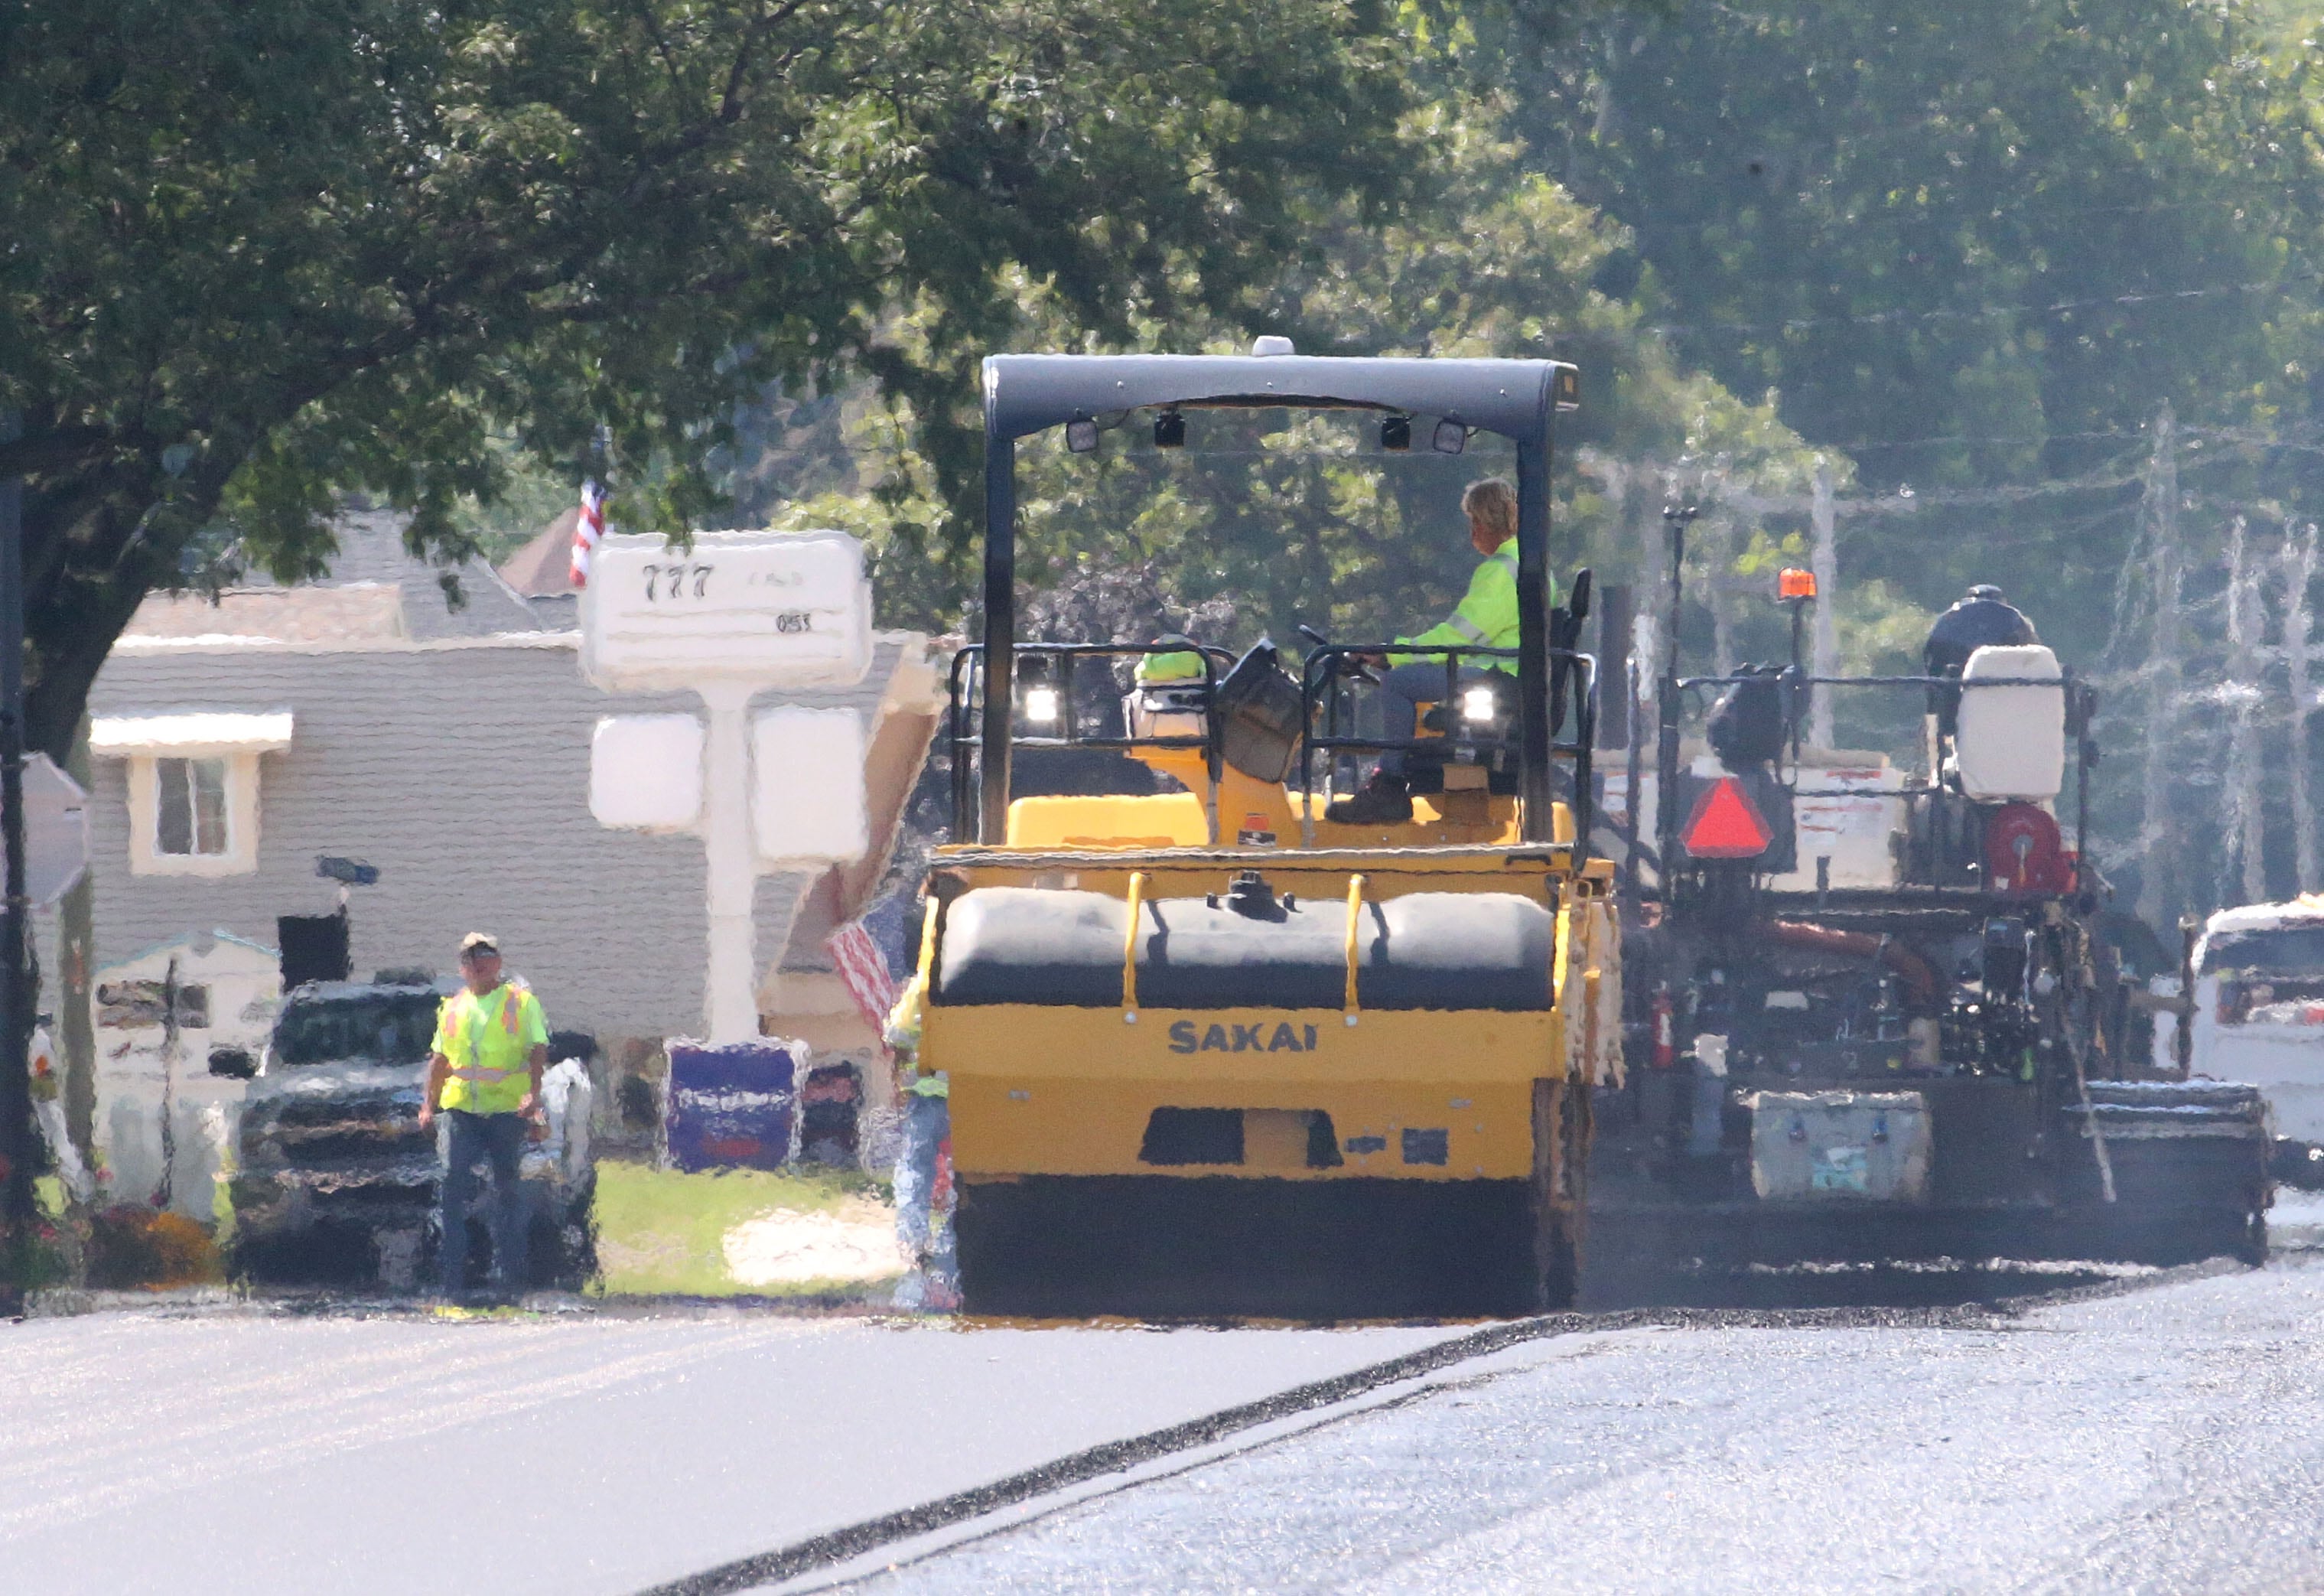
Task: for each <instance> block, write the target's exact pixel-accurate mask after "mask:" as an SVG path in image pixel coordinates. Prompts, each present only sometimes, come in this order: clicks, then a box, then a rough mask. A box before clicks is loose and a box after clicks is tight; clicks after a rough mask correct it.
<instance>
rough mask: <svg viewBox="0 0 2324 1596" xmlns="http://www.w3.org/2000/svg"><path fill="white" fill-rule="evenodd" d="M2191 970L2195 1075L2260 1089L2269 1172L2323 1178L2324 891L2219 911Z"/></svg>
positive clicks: (2318, 1182)
mask: <svg viewBox="0 0 2324 1596" xmlns="http://www.w3.org/2000/svg"><path fill="white" fill-rule="evenodd" d="M2194 968H2195V1007H2194V1016H2193V1019H2194V1038H2193V1041H2194V1049H2193V1054H2192V1063H2191V1067H2192V1070H2193V1073H2194V1074H2196V1075H2208V1076H2209V1077H2210V1078H2212V1079H2213V1080H2218V1081H2235V1082H2239V1083H2242V1084H2246V1085H2252V1086H2256V1087H2258V1088H2259V1090H2260V1093H2261V1094H2262V1095H2263V1096H2264V1097H2265V1098H2266V1100H2267V1106H2268V1114H2269V1117H2270V1119H2271V1121H2273V1127H2272V1128H2273V1132H2274V1138H2275V1140H2274V1157H2273V1159H2272V1160H2271V1163H2272V1172H2273V1175H2274V1176H2275V1178H2276V1179H2278V1180H2282V1181H2287V1182H2290V1183H2292V1184H2294V1185H2304V1186H2324V894H2318V893H2312V892H2311V893H2307V894H2304V895H2303V896H2301V897H2299V898H2296V899H2292V901H2291V902H2290V903H2255V904H2251V905H2248V906H2246V907H2245V908H2242V909H2221V910H2220V911H2219V912H2218V914H2215V915H2213V916H2212V917H2211V918H2210V919H2209V921H2208V922H2207V923H2206V924H2205V925H2204V927H2203V935H2202V937H2201V939H2200V940H2199V941H2198V942H2197V943H2196V945H2195V957H2194Z"/></svg>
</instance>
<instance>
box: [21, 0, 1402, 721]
mask: <svg viewBox="0 0 2324 1596" xmlns="http://www.w3.org/2000/svg"><path fill="white" fill-rule="evenodd" d="M1402 16H1403V14H1402V13H1399V12H1397V11H1395V10H1393V9H1391V8H1389V7H1388V6H1387V5H1384V4H1382V3H1381V0H1232V3H1231V4H1229V3H1225V0H1137V3H1136V4H1130V3H1129V0H945V3H944V4H936V3H933V0H631V3H627V4H622V5H605V4H598V3H595V0H450V3H449V4H444V5H435V6H412V5H405V4H402V3H401V0H272V3H270V4H268V5H242V4H236V3H234V0H119V3H117V4H111V5H97V6H92V5H81V4H68V3H66V0H16V3H15V4H14V5H9V6H7V7H6V8H5V9H0V58H5V60H7V61H8V62H9V69H8V72H7V73H6V74H5V78H0V214H5V215H6V216H7V217H9V218H10V225H11V234H12V236H11V240H10V244H9V247H8V249H7V250H6V251H5V253H0V411H13V412H14V415H15V416H16V417H17V418H18V421H19V436H18V437H16V438H14V440H13V441H9V442H5V443H0V472H9V473H21V474H23V475H24V476H25V478H26V481H27V486H28V494H27V506H26V539H27V541H26V566H27V570H28V576H29V580H30V586H31V604H30V612H29V616H28V623H29V631H30V634H31V639H32V650H31V654H30V657H29V660H30V671H31V678H32V699H31V704H30V706H29V707H30V716H31V731H32V738H33V741H34V742H35V743H37V744H38V745H41V746H45V747H47V748H49V749H51V751H52V752H62V748H63V745H64V744H65V743H67V742H68V741H69V738H70V736H71V728H72V726H73V724H74V723H75V721H76V720H77V719H78V714H79V711H80V706H81V704H82V702H83V700H84V698H85V697H86V692H87V688H88V683H89V681H90V680H91V678H93V677H94V675H95V672H96V670H97V666H98V665H99V664H100V663H101V662H102V660H103V658H104V655H105V653H106V650H107V649H108V648H109V647H110V645H111V642H112V640H113V638H114V637H115V635H116V634H117V633H118V632H119V630H120V628H121V627H122V625H123V624H124V623H125V622H126V621H127V619H128V616H129V615H130V613H132V611H134V608H135V606H136V604H137V603H138V602H139V600H140V599H141V598H142V597H143V595H144V594H145V593H146V592H147V591H149V590H150V589H151V588H152V587H154V586H171V585H179V584H184V583H189V582H195V583H198V582H200V581H202V580H205V579H210V580H216V579H217V578H219V577H222V576H224V575H226V574H230V573H231V572H232V571H233V570H235V569H236V568H240V567H246V566H256V567H264V568H266V569H268V570H271V571H272V572H273V573H274V574H275V575H277V576H278V577H297V576H300V575H302V574H308V573H312V572H315V571H317V570H318V569H319V568H320V567H321V566H322V564H323V562H324V561H325V560H326V558H327V555H328V552H329V549H330V547H331V546H330V542H329V539H328V535H327V531H326V530H325V528H324V517H325V516H326V514H327V512H328V511H329V510H330V508H331V507H332V505H333V503H334V495H335V494H337V492H338V491H340V490H346V489H354V488H361V489H365V490H369V491H371V492H373V493H374V494H379V495H381V496H383V497H384V498H386V499H387V500H388V501H389V502H391V503H394V504H396V505H398V506H401V507H404V508H407V509H409V510H410V511H411V512H413V515H412V519H411V522H410V541H411V543H412V546H413V548H414V549H416V550H424V551H429V552H432V553H434V554H435V555H437V556H438V557H439V558H447V559H449V558H457V557H458V556H459V555H461V554H462V553H463V552H465V551H466V544H467V541H468V540H467V539H466V537H465V535H464V534H463V533H462V532H461V530H459V525H458V522H457V520H456V517H455V515H454V511H455V509H456V507H457V505H458V504H459V503H460V502H461V501H462V500H463V498H464V497H475V496H484V497H490V496H491V495H493V494H494V493H496V492H497V491H498V490H500V489H501V488H502V486H503V484H504V483H505V480H506V474H507V470H508V464H507V450H506V447H505V445H506V443H507V441H508V440H509V439H510V438H513V439H514V440H515V441H516V443H517V444H518V445H519V446H520V447H521V448H522V449H523V450H525V451H527V452H528V453H530V454H531V455H532V456H534V457H540V458H548V459H562V460H568V461H572V462H574V463H575V465H576V466H578V465H579V464H580V463H581V462H582V461H583V459H584V458H585V457H586V455H587V454H588V452H589V451H590V449H591V447H592V439H593V438H594V437H595V436H596V435H597V433H598V429H600V428H603V429H604V432H605V435H606V439H607V442H608V445H609V447H610V453H611V456H612V457H613V462H614V463H615V466H616V467H617V472H616V475H617V479H618V480H620V481H622V482H623V483H625V484H630V486H631V489H632V491H630V492H629V493H628V494H626V495H625V496H624V498H622V500H621V501H618V502H617V506H616V508H617V510H618V512H620V513H621V515H622V518H623V519H624V520H625V521H627V522H628V524H631V525H632V526H662V527H666V528H671V529H682V528H683V527H684V526H686V525H687V524H688V523H689V522H690V521H693V520H694V519H696V517H697V516H699V515H700V514H702V513H703V512H705V510H707V509H708V508H709V507H711V506H713V505H714V504H715V502H716V494H715V489H714V486H713V484H712V483H711V480H710V477H709V474H708V469H707V467H706V466H705V461H707V460H709V459H710V458H711V457H714V456H715V452H716V450H717V449H718V448H719V447H720V446H722V445H724V444H726V443H728V442H729V441H731V438H732V434H733V419H734V416H735V414H736V411H737V405H738V403H739V402H740V401H743V400H745V399H747V398H749V397H750V396H752V395H755V394H757V393H759V392H762V391H763V389H764V387H765V385H766V384H767V383H770V381H775V380H786V381H788V382H789V383H792V384H793V385H795V386H800V387H804V386H807V385H810V384H811V383H813V382H814V380H815V378H816V375H817V374H821V373H825V372H830V371H834V370H841V369H844V370H848V371H851V372H855V373H862V374H870V375H871V376H873V377H875V378H876V379H878V380H880V381H881V382H883V383H888V384H889V385H890V387H891V388H892V389H893V390H894V391H895V392H897V393H898V394H899V395H901V396H906V397H907V398H908V397H909V396H912V395H916V394H918V395H930V396H932V395H933V394H934V393H935V392H936V388H935V387H933V386H932V385H931V383H930V380H929V378H928V376H927V374H928V373H930V372H935V373H938V374H941V376H940V378H939V381H940V382H949V381H950V374H952V373H954V372H955V371H956V370H957V369H958V367H959V365H960V364H961V361H962V360H963V359H964V357H965V355H967V354H968V353H969V352H981V350H982V348H983V347H985V346H991V345H995V344H999V343H1002V342H1006V341H1007V340H1008V339H1009V337H1010V336H1011V335H1012V333H1013V331H1014V328H1015V325H1016V323H1015V318H1016V316H1017V313H1018V300H1017V290H1016V287H1015V285H1016V284H1018V283H1019V282H1022V281H1039V282H1040V283H1042V284H1043V285H1044V291H1045V292H1046V293H1047V294H1049V295H1051V296H1053V298H1054V300H1055V301H1056V303H1057V304H1058V305H1059V306H1060V307H1062V308H1064V309H1065V313H1067V314H1069V315H1070V316H1071V318H1073V319H1074V322H1075V323H1076V324H1077V325H1079V326H1082V327H1085V328H1092V329H1095V330H1096V331H1097V332H1098V333H1100V334H1101V335H1110V336H1113V337H1128V336H1129V332H1130V327H1131V325H1132V321H1133V318H1134V317H1137V316H1144V317H1149V318H1164V319H1174V318H1176V317H1177V316H1178V314H1179V313H1180V311H1181V309H1182V308H1185V309H1192V310H1194V311H1196V312H1199V313H1201V314H1205V315H1224V314H1229V313H1231V310H1232V309H1233V308H1234V307H1235V306H1236V305H1237V304H1239V303H1241V302H1243V300H1244V299H1245V297H1246V296H1247V294H1248V293H1249V291H1250V289H1251V286H1252V285H1253V284H1254V283H1255V282H1257V281H1260V280H1261V279H1263V278H1264V277H1265V276H1266V275H1267V274H1268V272H1270V271H1271V270H1272V267H1273V265H1274V263H1276V262H1278V261H1280V260H1282V259H1284V258H1286V256H1288V255H1289V254H1292V253H1293V252H1294V250H1295V247H1296V244H1297V243H1298V240H1297V238H1296V225H1297V224H1296V217H1297V214H1298V209H1299V203H1298V201H1297V200H1296V199H1295V195H1301V194H1323V195H1330V196H1335V197H1342V198H1345V199H1346V200H1347V202H1348V203H1349V204H1350V205H1351V206H1352V207H1353V208H1354V212H1353V213H1354V214H1358V215H1366V216H1370V215H1379V214H1384V213H1385V211H1386V210H1387V209H1388V208H1392V207H1393V206H1394V205H1395V204H1396V203H1397V201H1398V200H1399V198H1401V195H1402V191H1403V189H1404V188H1405V173H1406V164H1405V162H1404V161H1401V160H1400V159H1398V158H1397V152H1398V141H1397V129H1398V125H1399V120H1400V118H1401V117H1402V116H1403V115H1404V114H1405V112H1406V109H1407V108H1408V107H1407V99H1408V89H1407V88H1406V84H1405V82H1404V80H1403V79H1402V78H1400V77H1399V75H1397V73H1395V72H1393V71H1390V70H1388V69H1386V68H1387V66H1388V63H1389V62H1390V61H1391V60H1393V58H1394V55H1395V53H1396V51H1397V49H1398V48H1400V44H1401V38H1400V35H1399V32H1398V30H1399V28H1401V27H1403V26H1404V25H1405V23H1404V22H1403V21H1400V20H1399V19H1400V18H1401V17H1402ZM899 305H909V306H912V307H915V308H916V318H915V326H914V328H913V329H912V338H911V343H910V346H909V347H907V346H905V345H904V344H901V343H899V341H898V340H897V339H896V338H895V337H892V336H891V334H892V332H893V330H894V329H893V327H892V318H891V311H892V309H893V308H895V307H897V306H899ZM936 453H937V455H938V457H939V459H940V463H941V464H942V465H944V466H945V468H947V469H950V470H953V471H954V472H957V471H958V470H960V469H961V468H962V462H961V461H960V460H959V459H957V458H956V457H950V456H946V455H945V445H944V443H943V440H942V438H941V437H939V438H938V444H937V447H936ZM955 453H956V451H955ZM649 460H658V461H659V462H660V466H661V468H660V469H659V470H657V471H655V472H654V473H652V474H651V475H648V474H646V473H645V472H644V471H643V470H642V466H643V464H644V463H645V462H647V461H649ZM623 467H626V469H622V468H623Z"/></svg>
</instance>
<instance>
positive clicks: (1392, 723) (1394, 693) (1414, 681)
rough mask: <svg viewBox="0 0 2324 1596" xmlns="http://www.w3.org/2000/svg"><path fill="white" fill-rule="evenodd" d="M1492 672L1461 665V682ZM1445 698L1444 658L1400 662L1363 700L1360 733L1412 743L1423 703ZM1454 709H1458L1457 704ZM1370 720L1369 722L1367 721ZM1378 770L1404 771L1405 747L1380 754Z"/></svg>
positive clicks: (1465, 683)
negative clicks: (1407, 662) (1364, 712)
mask: <svg viewBox="0 0 2324 1596" xmlns="http://www.w3.org/2000/svg"><path fill="white" fill-rule="evenodd" d="M1488 674H1489V672H1487V671H1485V670H1483V669H1480V668H1479V667H1476V666H1473V665H1464V666H1462V668H1461V674H1460V678H1459V686H1461V687H1467V686H1468V685H1469V684H1470V683H1471V682H1474V681H1482V680H1483V679H1484V678H1485V677H1486V676H1487V675H1488ZM1443 699H1444V661H1443V660H1413V661H1412V662H1411V663H1410V664H1408V665H1399V666H1397V667H1396V668H1395V669H1392V670H1389V671H1388V672H1387V673H1386V674H1385V675H1383V676H1382V677H1381V678H1380V685H1379V688H1378V689H1377V690H1375V691H1374V692H1371V693H1369V694H1368V695H1366V696H1365V697H1364V698H1363V699H1362V700H1361V702H1362V705H1363V706H1364V708H1365V709H1367V710H1369V712H1370V713H1369V715H1359V716H1358V718H1357V724H1359V725H1360V726H1361V727H1362V730H1361V732H1360V733H1359V734H1360V735H1362V736H1366V737H1377V738H1379V740H1380V741H1381V742H1383V743H1409V742H1410V741H1412V738H1413V735H1414V733H1416V732H1418V731H1419V730H1420V706H1422V705H1424V704H1440V703H1442V702H1443ZM1455 713H1458V711H1457V706H1456V710H1455ZM1367 720H1369V722H1370V724H1364V723H1365V722H1366V721H1367ZM1379 771H1380V774H1381V775H1383V776H1402V775H1403V774H1404V751H1403V750H1402V749H1400V748H1391V749H1389V750H1388V752H1385V753H1383V754H1381V755H1380V761H1379Z"/></svg>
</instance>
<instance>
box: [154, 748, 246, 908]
mask: <svg viewBox="0 0 2324 1596" xmlns="http://www.w3.org/2000/svg"><path fill="white" fill-rule="evenodd" d="M165 759H189V760H191V759H214V760H218V761H223V762H224V763H225V765H226V851H225V852H224V853H163V852H162V851H161V761H163V760H165ZM257 868H258V755H257V754H256V753H254V752H250V751H248V750H245V749H232V750H220V749H215V748H205V749H186V750H184V751H182V752H181V751H180V750H176V749H161V750H156V751H155V752H152V753H137V754H133V755H131V756H130V759H129V873H130V874H131V875H171V876H207V877H217V876H234V875H249V874H250V873H252V872H254V871H255V870H257Z"/></svg>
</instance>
